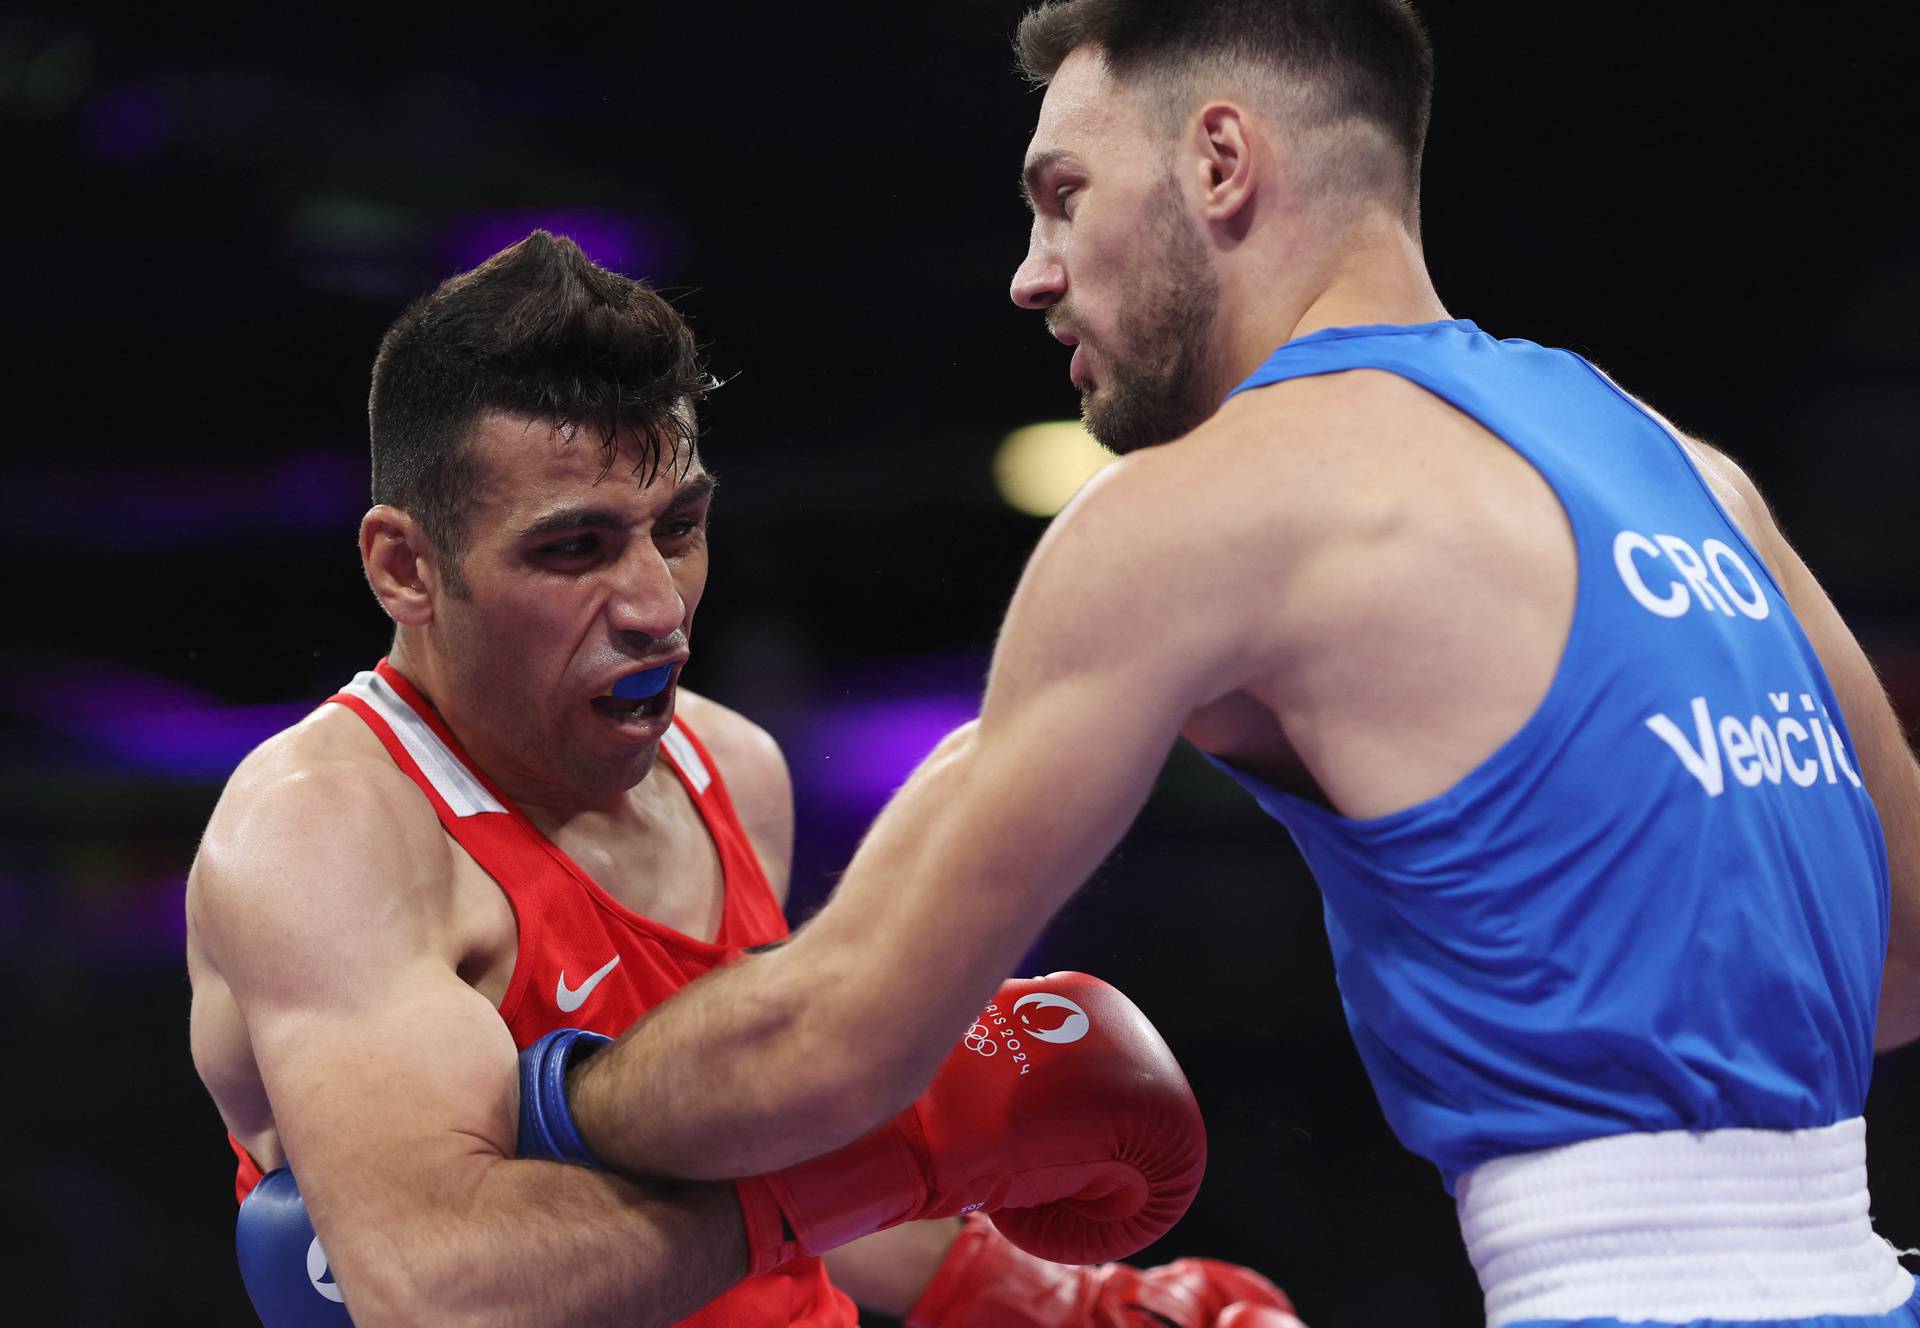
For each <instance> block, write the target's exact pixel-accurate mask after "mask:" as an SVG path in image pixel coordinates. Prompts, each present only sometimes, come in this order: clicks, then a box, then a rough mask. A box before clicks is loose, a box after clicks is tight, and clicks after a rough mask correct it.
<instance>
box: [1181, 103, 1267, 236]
mask: <svg viewBox="0 0 1920 1328" xmlns="http://www.w3.org/2000/svg"><path fill="white" fill-rule="evenodd" d="M1193 135H1194V141H1193V146H1194V148H1195V149H1196V150H1197V154H1198V155H1197V158H1196V160H1195V169H1196V173H1197V174H1198V176H1199V181H1198V183H1199V185H1200V196H1199V203H1200V215H1201V218H1202V219H1203V220H1205V221H1208V222H1230V221H1232V220H1233V219H1234V218H1235V217H1237V216H1239V214H1240V213H1241V212H1243V211H1245V210H1246V209H1247V207H1248V206H1249V205H1250V204H1251V203H1252V202H1253V193H1254V183H1255V180H1254V175H1255V171H1254V154H1253V141H1252V137H1251V135H1250V133H1249V125H1248V122H1247V113H1246V112H1245V111H1244V110H1242V109H1241V108H1240V107H1239V106H1236V105H1234V104H1233V103H1232V102H1230V101H1216V102H1208V103H1207V104H1206V105H1205V106H1203V107H1201V108H1200V114H1199V116H1198V117H1197V118H1196V119H1195V121H1194V124H1193Z"/></svg>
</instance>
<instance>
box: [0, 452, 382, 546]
mask: <svg viewBox="0 0 1920 1328" xmlns="http://www.w3.org/2000/svg"><path fill="white" fill-rule="evenodd" d="M7 498H8V502H7V504H6V506H5V509H4V510H5V513H6V519H7V521H8V523H9V524H10V526H11V527H12V528H13V530H14V531H16V532H17V533H18V534H19V535H23V536H59V535H64V534H67V533H70V531H71V530H72V529H74V528H76V527H79V528H84V529H85V530H86V531H87V532H88V538H89V539H90V540H93V541H94V542H96V543H97V544H100V545H102V546H103V547H105V548H106V549H109V550H111V551H114V552H127V551H129V550H139V549H152V548H162V549H166V550H168V551H173V550H178V549H184V548H199V547H203V546H205V545H208V544H217V543H221V542H224V541H227V540H230V539H232V538H233V537H235V536H236V535H242V536H257V535H286V534H288V533H291V532H302V533H304V532H308V531H324V532H326V533H328V534H332V535H335V536H339V535H341V534H342V533H343V532H348V531H351V530H352V529H353V527H354V525H355V523H356V522H357V520H358V518H359V516H360V513H361V512H363V511H364V510H365V509H366V506H367V463H366V459H365V453H364V451H363V449H362V448H360V447H357V446H356V447H353V448H351V449H349V448H347V447H344V446H343V447H339V448H333V449H328V450H325V451H306V452H289V453H283V454H281V455H280V456H279V457H277V458H276V459H274V460H273V461H272V462H270V463H269V464H267V465H264V466H253V467H250V468H247V469H240V468H236V467H229V468H226V469H221V470H210V471H202V472H198V473H196V472H192V471H187V472H182V471H181V470H180V468H178V467H166V468H160V467H156V468H154V469H151V470H147V471H144V472H143V471H136V470H128V469H115V470H114V471H112V472H111V475H110V477H103V476H102V474H101V472H99V471H98V470H90V471H84V472H75V471H59V472H53V473H49V474H42V475H39V476H29V477H26V478H25V479H24V480H23V481H22V482H21V483H19V484H18V485H11V486H9V487H8V492H7Z"/></svg>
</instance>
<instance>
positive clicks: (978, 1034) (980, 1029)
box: [960, 1024, 1000, 1056]
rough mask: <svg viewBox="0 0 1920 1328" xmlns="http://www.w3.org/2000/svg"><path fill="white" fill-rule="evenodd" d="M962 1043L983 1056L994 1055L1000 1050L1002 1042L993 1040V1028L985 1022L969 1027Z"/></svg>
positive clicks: (969, 1049)
mask: <svg viewBox="0 0 1920 1328" xmlns="http://www.w3.org/2000/svg"><path fill="white" fill-rule="evenodd" d="M960 1045H961V1046H963V1047H965V1048H966V1049H967V1050H968V1051H971V1052H976V1053H978V1054H979V1055H982V1056H992V1055H994V1054H995V1053H997V1052H998V1051H999V1050H1000V1044H999V1043H997V1042H995V1041H994V1040H993V1032H992V1030H991V1029H989V1028H988V1027H987V1026H986V1025H985V1024H975V1025H974V1026H973V1027H972V1028H969V1029H968V1030H967V1035H966V1037H964V1038H962V1039H961V1040H960Z"/></svg>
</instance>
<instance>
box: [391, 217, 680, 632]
mask: <svg viewBox="0 0 1920 1328" xmlns="http://www.w3.org/2000/svg"><path fill="white" fill-rule="evenodd" d="M712 387H713V379H712V378H710V377H709V376H708V374H707V372H706V370H705V368H704V366H703V365H702V364H701V362H700V356H699V351H698V348H697V347H696V346H695V344H694V340H693V333H692V332H691V331H690V330H689V329H688V328H687V325H686V323H685V322H684V321H682V319H681V317H680V315H679V314H678V313H677V312H675V311H674V308H673V306H672V305H670V304H668V303H667V302H666V301H665V300H664V299H662V298H661V297H660V296H659V295H658V294H656V293H655V292H654V291H653V290H651V289H649V288H648V287H647V286H645V285H643V284H642V283H640V282H637V281H633V280H630V279H629V278H627V277H623V276H621V275H619V274H618V273H615V272H609V271H607V270H606V269H605V268H602V267H598V266H596V265H595V264H594V263H593V262H592V261H591V260H590V259H588V257H587V256H586V255H585V254H583V253H582V252H580V246H579V245H577V244H575V243H574V242H573V241H572V240H569V239H567V238H565V237H564V236H555V235H549V234H548V233H547V232H546V231H535V232H533V233H532V234H531V235H529V236H527V238H526V239H524V240H522V241H521V242H520V243H519V244H516V245H514V246H513V247H512V248H511V249H503V250H502V251H501V252H499V253H497V254H495V255H494V256H493V257H492V258H489V259H488V260H487V261H486V262H484V263H482V264H481V265H480V266H479V267H476V268H474V269H473V270H471V271H469V272H462V273H460V274H459V275H457V276H454V277H450V278H448V279H447V280H446V281H444V282H442V283H441V284H440V286H439V288H438V289H436V290H434V291H433V292H432V293H431V294H429V295H426V296H423V297H422V298H420V299H419V300H416V301H415V302H414V303H413V304H412V305H411V306H409V307H408V309H407V311H406V312H405V313H403V314H401V315H400V317H399V318H398V319H397V320H395V322H394V324H393V326H392V327H390V328H388V329H387V334H386V336H384V337H383V338H381V341H380V353H379V354H378V355H377V356H375V357H374V361H373V391H372V393H371V395H370V396H369V397H368V400H367V424H368V431H369V433H370V435H371V437H372V442H373V501H374V502H376V503H389V504H391V505H393V506H394V507H397V508H400V509H401V510H402V511H405V512H408V513H410V514H411V515H412V516H413V517H414V518H415V519H416V520H418V521H419V522H420V525H421V528H422V529H423V530H424V531H425V532H426V534H427V537H428V538H429V539H431V540H432V541H433V543H434V547H435V548H436V549H438V550H439V552H440V555H441V562H442V567H441V575H442V577H443V578H444V580H445V582H446V585H447V588H448V589H449V590H450V591H451V592H453V593H454V594H465V593H466V582H465V579H464V577H463V576H462V575H461V571H460V561H461V558H462V555H463V554H464V552H465V548H466V537H467V533H468V525H469V523H470V521H471V519H472V516H473V511H474V507H475V504H476V502H477V499H478V495H479V492H480V488H481V483H482V481H483V479H484V476H483V475H482V474H481V473H480V462H479V458H478V457H476V456H475V455H474V452H473V449H472V447H471V446H470V444H469V442H468V435H469V433H470V431H471V429H472V426H473V423H474V420H475V419H476V417H478V416H479V415H480V414H481V413H482V412H485V411H489V410H503V411H512V412H514V413H517V414H521V415H529V416H532V417H533V418H535V419H540V420H546V421H548V422H550V423H552V424H554V425H557V426H560V427H562V428H568V429H587V428H591V429H596V430H597V431H598V432H599V435H600V443H601V446H602V448H603V449H604V451H605V454H606V463H607V465H608V466H609V467H611V466H612V465H613V461H614V457H615V455H616V451H617V445H618V443H619V441H620V440H621V438H622V437H628V438H635V439H638V441H639V444H640V448H641V467H642V468H643V469H644V470H645V471H646V473H647V474H646V481H645V482H648V483H651V482H652V478H653V475H654V474H655V473H656V472H657V471H658V470H659V468H660V466H661V465H663V464H666V463H668V462H670V461H671V460H672V459H673V458H674V457H676V456H681V455H684V456H685V457H687V458H688V459H689V461H690V459H691V457H692V455H693V446H694V418H693V407H694V406H695V405H696V404H697V403H698V402H699V401H700V400H701V399H702V398H703V397H705V396H706V394H707V393H708V392H709V391H710V390H711V389H712Z"/></svg>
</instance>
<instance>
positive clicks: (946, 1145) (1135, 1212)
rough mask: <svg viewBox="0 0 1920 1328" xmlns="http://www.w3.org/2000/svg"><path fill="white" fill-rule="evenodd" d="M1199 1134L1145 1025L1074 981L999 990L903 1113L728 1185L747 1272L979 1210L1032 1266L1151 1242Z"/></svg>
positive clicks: (1194, 1160)
mask: <svg viewBox="0 0 1920 1328" xmlns="http://www.w3.org/2000/svg"><path fill="white" fill-rule="evenodd" d="M1206 1154H1207V1145H1206V1131H1205V1127H1204V1126H1203V1125H1202V1123H1201V1120H1200V1108H1199V1105H1198V1104H1197V1103H1195V1101H1194V1100H1193V1092H1192V1090H1191V1089H1190V1088H1188V1087H1187V1081H1186V1076H1184V1075H1183V1074H1181V1072H1180V1067H1179V1065H1178V1064H1176V1063H1175V1061H1174V1059H1173V1053H1172V1052H1171V1051H1169V1050H1168V1049H1167V1044H1166V1043H1165V1042H1163V1041H1162V1040H1161V1038H1160V1035H1159V1034H1158V1033H1157V1032H1155V1031H1154V1028H1153V1025H1152V1024H1150V1023H1148V1022H1147V1019H1146V1016H1145V1015H1143V1014H1141V1013H1140V1011H1139V1010H1138V1009H1137V1008H1136V1007H1135V1006H1134V1004H1133V1003H1132V1002H1131V1001H1129V1000H1128V999H1127V998H1126V997H1125V996H1122V995H1121V994H1120V993H1119V992H1118V991H1116V990H1115V989H1114V988H1112V987H1110V986H1108V985H1107V984H1106V983H1104V982H1102V981H1100V980H1099V979H1098V978H1092V977H1088V976H1087V975H1086V974H1084V973H1053V974H1049V975H1048V976H1047V977H1044V978H1030V979H1025V980H1019V981H1014V982H1009V983H1007V984H1006V985H1005V986H1003V987H1002V988H1001V989H1000V991H999V993H998V994H997V995H996V996H995V997H994V1000H993V1002H992V1003H991V1004H989V1005H988V1006H987V1008H986V1009H985V1010H983V1011H982V1012H981V1014H980V1017H979V1019H978V1020H977V1021H976V1022H975V1023H974V1024H973V1026H972V1027H971V1028H970V1029H969V1030H968V1031H967V1033H966V1035H965V1036H964V1037H963V1038H961V1040H960V1042H959V1043H958V1045H956V1046H955V1047H954V1049H953V1051H952V1052H951V1053H949V1054H948V1056H947V1059H946V1060H945V1061H944V1062H943V1063H942V1064H941V1067H940V1070H939V1072H938V1073H937V1074H936V1075H935V1076H934V1080H933V1083H932V1084H931V1085H930V1086H929V1087H928V1089H927V1091H926V1092H925V1093H924V1094H922V1095H921V1096H920V1098H919V1099H918V1100H916V1101H915V1102H914V1103H913V1105H912V1106H910V1107H908V1108H907V1109H906V1110H905V1111H903V1112H901V1113H900V1114H899V1115H898V1116H896V1117H894V1118H893V1120H891V1121H889V1122H888V1123H887V1124H885V1125H883V1126H881V1127H880V1128H879V1129H877V1130H874V1131H873V1132H872V1133H870V1134H867V1135H865V1136H863V1137H862V1138H860V1139H857V1140H855V1141H854V1142H853V1143H851V1144H848V1145H847V1146H846V1147H844V1148H841V1149H838V1150H836V1151H834V1152H832V1153H829V1154H827V1155H825V1156H824V1157H818V1158H814V1159H813V1160H812V1161H809V1162H803V1163H800V1164H799V1165H798V1166H793V1167H788V1168H786V1169H785V1170H783V1171H778V1172H774V1173H773V1174H771V1175H768V1176H761V1177H757V1178H755V1179H753V1180H746V1181H741V1182H739V1183H738V1188H739V1192H740V1202H741V1208H742V1209H743V1211H744V1213H745V1215H746V1221H747V1238H748V1243H749V1245H750V1246H751V1248H752V1256H751V1257H752V1271H754V1272H761V1271H764V1270H766V1269H768V1268H772V1267H775V1266H777V1265H778V1264H780V1263H783V1262H785V1261H786V1260H788V1259H791V1258H793V1257H794V1256H795V1255H798V1254H819V1253H822V1252H824V1251H826V1250H829V1249H832V1248H834V1247H835V1246H838V1245H843V1244H845V1243H846V1242H848V1241H850V1240H853V1239H855V1238H857V1237H860V1236H864V1235H866V1234H868V1233H869V1232H873V1231H878V1230H880V1229H882V1228H884V1227H890V1226H894V1225H896V1224H898V1223H901V1222H908V1221H914V1220H917V1219H921V1218H934V1217H951V1216H953V1215H954V1214H957V1213H966V1212H972V1211H975V1210H981V1211H986V1212H991V1213H993V1222H994V1224H995V1225H997V1226H998V1227H999V1229H1000V1230H1001V1231H1002V1232H1004V1233H1005V1234H1006V1235H1007V1237H1008V1238H1009V1239H1011V1240H1012V1241H1013V1242H1014V1243H1015V1244H1017V1245H1019V1246H1021V1247H1022V1248H1024V1249H1026V1250H1029V1251H1031V1252H1032V1253H1034V1254H1038V1255H1040V1256H1041V1257H1042V1258H1046V1259H1052V1260H1058V1261H1060V1262H1064V1263H1091V1262H1094V1261H1097V1260H1102V1259H1112V1258H1118V1257H1120V1256H1122V1255H1126V1254H1131V1253H1132V1252H1133V1251H1135V1250H1137V1249H1139V1248H1141V1247H1142V1246H1144V1245H1147V1244H1149V1243H1150V1242H1152V1241H1154V1240H1157V1239H1158V1238H1159V1237H1160V1236H1161V1235H1163V1234H1164V1233H1165V1232H1166V1231H1167V1230H1168V1229H1169V1228H1171V1227H1172V1226H1173V1224H1174V1223H1175V1222H1177V1221H1179V1220H1180V1217H1181V1215H1182V1214H1184V1213H1185V1212H1186V1211H1187V1206H1188V1205H1189V1204H1191V1203H1192V1202H1193V1196H1194V1192H1195V1191H1196V1190H1198V1189H1199V1187H1200V1177H1201V1174H1202V1172H1203V1171H1204V1170H1205V1169H1206Z"/></svg>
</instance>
